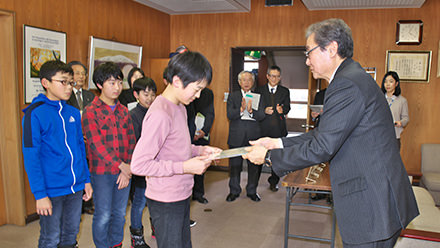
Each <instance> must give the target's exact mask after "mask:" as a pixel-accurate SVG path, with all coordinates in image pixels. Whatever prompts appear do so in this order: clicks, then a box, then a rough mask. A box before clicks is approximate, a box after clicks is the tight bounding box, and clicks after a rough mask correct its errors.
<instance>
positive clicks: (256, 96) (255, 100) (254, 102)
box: [244, 92, 260, 110]
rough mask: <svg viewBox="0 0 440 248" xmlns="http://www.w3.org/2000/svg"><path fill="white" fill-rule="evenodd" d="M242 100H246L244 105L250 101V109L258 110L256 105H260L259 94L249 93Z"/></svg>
mask: <svg viewBox="0 0 440 248" xmlns="http://www.w3.org/2000/svg"><path fill="white" fill-rule="evenodd" d="M244 99H245V100H246V104H247V103H248V102H249V100H252V109H254V110H258V105H259V104H260V94H257V93H251V92H249V93H246V95H245V96H244Z"/></svg>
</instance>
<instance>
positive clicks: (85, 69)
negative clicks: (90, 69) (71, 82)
mask: <svg viewBox="0 0 440 248" xmlns="http://www.w3.org/2000/svg"><path fill="white" fill-rule="evenodd" d="M67 65H68V66H70V67H72V66H74V65H80V66H82V68H84V71H86V75H87V67H86V66H85V65H83V63H81V62H79V61H76V60H73V61H70V62H69V63H68V64H67Z"/></svg>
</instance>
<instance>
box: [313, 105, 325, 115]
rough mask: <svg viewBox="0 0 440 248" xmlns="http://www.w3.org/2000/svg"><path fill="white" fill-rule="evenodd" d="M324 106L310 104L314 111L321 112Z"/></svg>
mask: <svg viewBox="0 0 440 248" xmlns="http://www.w3.org/2000/svg"><path fill="white" fill-rule="evenodd" d="M323 107H324V105H310V110H312V112H316V113H321V111H322V108H323Z"/></svg>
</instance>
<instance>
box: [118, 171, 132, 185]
mask: <svg viewBox="0 0 440 248" xmlns="http://www.w3.org/2000/svg"><path fill="white" fill-rule="evenodd" d="M129 183H130V177H127V176H126V175H125V174H124V173H119V176H118V180H117V181H116V184H117V185H118V189H123V188H125V187H127V186H128V184H129Z"/></svg>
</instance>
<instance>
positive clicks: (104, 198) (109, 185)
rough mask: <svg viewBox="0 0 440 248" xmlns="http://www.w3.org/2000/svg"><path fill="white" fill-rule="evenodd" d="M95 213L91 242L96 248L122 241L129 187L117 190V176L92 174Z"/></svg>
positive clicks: (106, 246)
mask: <svg viewBox="0 0 440 248" xmlns="http://www.w3.org/2000/svg"><path fill="white" fill-rule="evenodd" d="M90 179H91V182H92V187H93V200H94V202H95V213H94V215H93V224H92V232H93V242H94V243H95V246H96V247H97V248H108V247H112V246H114V245H117V244H119V243H121V242H122V240H123V239H124V224H125V213H126V209H127V201H128V195H129V193H130V185H128V186H127V187H125V188H123V189H121V190H119V189H118V184H116V181H117V180H118V175H108V174H105V175H97V174H94V173H92V174H91V175H90Z"/></svg>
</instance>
